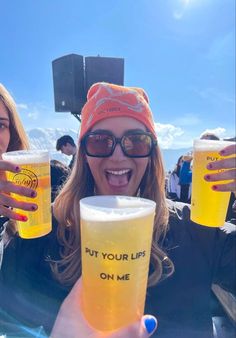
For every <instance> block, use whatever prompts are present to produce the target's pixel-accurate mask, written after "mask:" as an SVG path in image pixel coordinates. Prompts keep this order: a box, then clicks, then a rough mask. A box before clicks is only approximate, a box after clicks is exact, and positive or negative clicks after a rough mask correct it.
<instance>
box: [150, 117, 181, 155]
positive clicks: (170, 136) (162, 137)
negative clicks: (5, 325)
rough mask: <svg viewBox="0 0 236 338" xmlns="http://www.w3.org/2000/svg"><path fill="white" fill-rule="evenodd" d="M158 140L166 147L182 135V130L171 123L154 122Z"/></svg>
mask: <svg viewBox="0 0 236 338" xmlns="http://www.w3.org/2000/svg"><path fill="white" fill-rule="evenodd" d="M155 130H156V133H157V138H158V142H159V144H160V146H161V148H163V149H168V148H171V147H172V146H173V144H175V142H176V138H178V137H179V136H181V135H183V133H184V131H183V130H182V129H181V128H179V127H175V126H174V125H172V124H161V123H155Z"/></svg>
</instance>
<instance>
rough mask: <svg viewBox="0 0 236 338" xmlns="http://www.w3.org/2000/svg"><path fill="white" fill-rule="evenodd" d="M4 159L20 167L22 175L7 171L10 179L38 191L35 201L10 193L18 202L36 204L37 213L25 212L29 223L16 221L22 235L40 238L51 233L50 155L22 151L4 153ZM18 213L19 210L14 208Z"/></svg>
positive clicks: (41, 152)
mask: <svg viewBox="0 0 236 338" xmlns="http://www.w3.org/2000/svg"><path fill="white" fill-rule="evenodd" d="M2 158H3V159H4V160H6V161H11V162H13V163H15V164H18V165H19V166H20V167H21V171H20V172H19V173H12V172H9V171H8V172H7V178H8V180H9V181H12V182H13V183H15V184H19V185H23V186H25V187H29V188H32V189H34V190H36V192H37V196H36V197H35V198H34V199H33V200H32V198H29V197H25V196H20V195H17V194H14V193H11V196H13V197H14V198H16V199H17V200H19V201H24V202H32V201H33V202H34V203H36V204H37V205H38V209H37V210H36V211H33V212H32V211H25V210H24V211H22V210H20V213H21V214H24V215H26V216H27V218H28V220H27V221H26V222H21V221H16V223H17V230H18V232H19V236H20V237H22V238H28V239H29V238H37V237H41V236H44V235H46V234H48V233H49V232H50V231H51V229H52V224H51V181H50V164H49V153H48V151H46V150H19V151H11V152H8V153H4V154H2ZM15 210H16V211H17V209H15Z"/></svg>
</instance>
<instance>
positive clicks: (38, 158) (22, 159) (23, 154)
mask: <svg viewBox="0 0 236 338" xmlns="http://www.w3.org/2000/svg"><path fill="white" fill-rule="evenodd" d="M2 158H3V160H6V161H11V162H14V163H17V164H29V163H42V162H48V161H49V152H48V151H47V150H18V151H9V152H7V153H3V154H2Z"/></svg>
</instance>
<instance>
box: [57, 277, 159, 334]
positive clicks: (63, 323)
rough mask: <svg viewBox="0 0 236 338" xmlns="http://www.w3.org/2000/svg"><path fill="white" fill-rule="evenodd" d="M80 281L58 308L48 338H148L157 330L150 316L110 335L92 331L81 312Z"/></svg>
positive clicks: (155, 321) (154, 319) (154, 320)
mask: <svg viewBox="0 0 236 338" xmlns="http://www.w3.org/2000/svg"><path fill="white" fill-rule="evenodd" d="M81 284H82V283H81V279H79V280H78V281H77V282H76V284H75V285H74V287H73V288H72V290H71V292H70V293H69V295H68V296H67V297H66V299H65V300H64V302H63V303H62V305H61V307H60V311H59V313H58V315H57V318H56V321H55V324H54V326H53V329H52V332H51V335H50V338H72V337H73V338H148V337H151V335H152V334H153V333H154V331H155V330H156V328H157V320H156V318H155V317H153V316H151V315H146V316H143V317H142V319H141V320H140V321H137V322H135V323H132V324H130V325H129V326H126V327H124V328H122V329H119V330H116V331H113V332H112V333H102V332H100V331H97V330H95V329H93V328H92V327H91V326H90V325H89V324H88V322H87V321H86V319H85V318H84V316H83V314H82V311H81Z"/></svg>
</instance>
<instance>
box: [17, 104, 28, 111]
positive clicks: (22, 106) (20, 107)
mask: <svg viewBox="0 0 236 338" xmlns="http://www.w3.org/2000/svg"><path fill="white" fill-rule="evenodd" d="M16 107H17V109H19V110H20V109H28V105H27V103H17V104H16Z"/></svg>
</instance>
